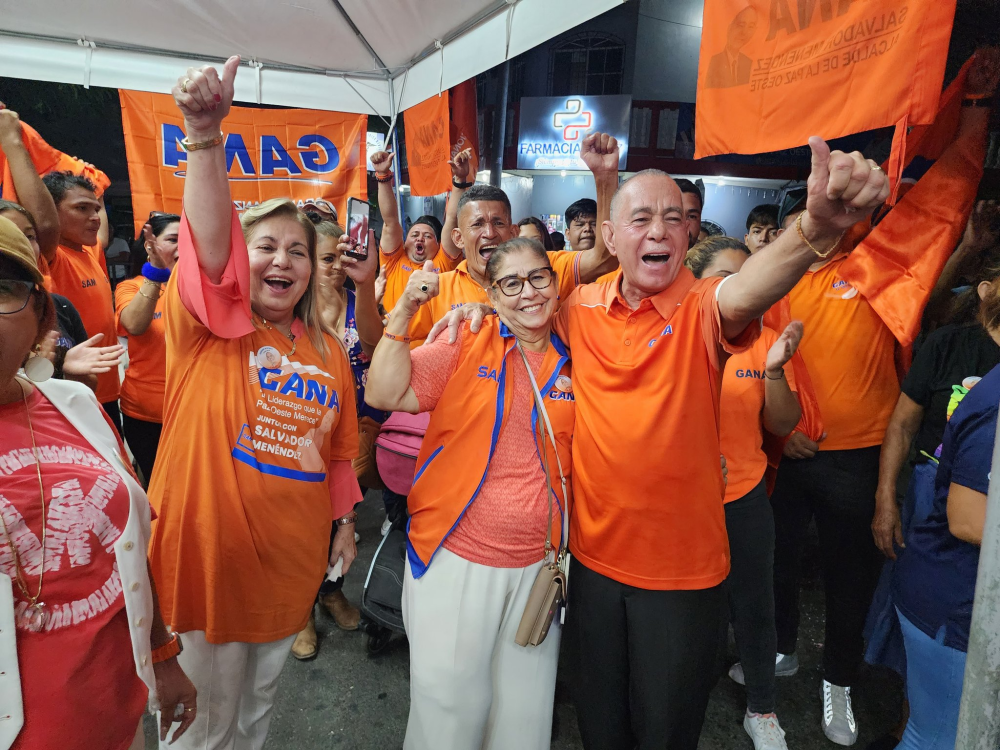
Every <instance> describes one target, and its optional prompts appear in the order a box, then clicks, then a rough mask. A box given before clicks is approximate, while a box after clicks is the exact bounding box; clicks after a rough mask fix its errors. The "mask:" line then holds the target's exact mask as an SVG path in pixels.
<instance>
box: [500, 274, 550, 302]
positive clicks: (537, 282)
mask: <svg viewBox="0 0 1000 750" xmlns="http://www.w3.org/2000/svg"><path fill="white" fill-rule="evenodd" d="M555 275H556V274H555V271H553V270H552V269H551V268H536V269H535V270H534V271H532V272H531V273H529V274H528V275H527V276H520V275H518V274H513V275H512V276H504V277H503V278H502V279H497V280H496V281H495V282H493V286H494V287H496V288H497V289H499V290H500V291H501V292H503V294H504V296H506V297H516V296H517V295H519V294H520V293H521V290H522V289H524V282H526V281H527V282H528V283H529V284H531V286H533V287H534V288H535V289H539V290H541V289H548V288H549V287H550V286H551V285H552V279H554V278H555Z"/></svg>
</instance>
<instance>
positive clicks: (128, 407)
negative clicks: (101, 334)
mask: <svg viewBox="0 0 1000 750" xmlns="http://www.w3.org/2000/svg"><path fill="white" fill-rule="evenodd" d="M144 281H145V279H144V278H143V277H142V276H137V277H136V278H134V279H126V280H125V281H122V282H119V284H118V286H116V287H115V325H117V326H118V335H119V336H126V337H128V369H127V370H125V379H124V380H123V381H122V393H121V410H122V413H123V414H128V415H129V416H130V417H132V418H134V419H142V420H145V421H146V422H162V421H163V391H164V389H165V388H166V384H167V342H166V338H165V336H166V328H165V326H164V324H163V297H162V296H161V297H160V299H159V300H158V301H157V303H156V310H155V311H154V312H153V319H152V320H151V321H150V323H149V327H148V328H147V329H146V331H145V333H143V334H142V335H141V336H133V335H132V334H130V333H129V332H128V331H127V330H126V329H125V326H123V325H122V320H121V315H122V310H124V309H125V308H126V307H128V305H129V303H130V302H131V301H132V300H133V299H135V295H137V294H138V293H139V288H140V287H141V286H142V284H143V282H144Z"/></svg>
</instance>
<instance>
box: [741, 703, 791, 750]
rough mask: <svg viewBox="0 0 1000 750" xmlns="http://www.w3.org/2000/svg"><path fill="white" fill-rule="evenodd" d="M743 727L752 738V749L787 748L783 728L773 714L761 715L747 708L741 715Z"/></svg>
mask: <svg viewBox="0 0 1000 750" xmlns="http://www.w3.org/2000/svg"><path fill="white" fill-rule="evenodd" d="M743 728H744V729H745V730H746V733H747V734H749V735H750V739H751V740H753V746H754V750H788V745H786V744H785V730H784V729H782V728H781V725H780V724H779V723H778V717H777V716H775V715H774V714H770V715H768V716H763V715H761V714H752V713H750V711H749V710H748V711H747V713H746V716H744V717H743Z"/></svg>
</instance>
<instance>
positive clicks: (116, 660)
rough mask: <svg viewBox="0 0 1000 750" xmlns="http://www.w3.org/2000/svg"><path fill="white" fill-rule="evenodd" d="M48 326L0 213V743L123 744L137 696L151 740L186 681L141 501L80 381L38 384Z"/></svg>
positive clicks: (135, 715)
mask: <svg viewBox="0 0 1000 750" xmlns="http://www.w3.org/2000/svg"><path fill="white" fill-rule="evenodd" d="M54 322H55V310H54V308H53V305H52V300H51V299H50V297H49V294H48V293H47V292H46V291H45V289H44V287H43V286H42V275H41V273H40V272H39V270H38V265H37V260H36V258H35V254H34V252H33V251H32V248H31V246H30V245H29V244H28V240H27V239H26V238H25V236H24V235H23V234H22V233H21V231H20V230H19V229H18V228H17V227H16V226H15V225H14V224H13V223H12V222H11V221H9V220H8V219H5V218H2V217H0V427H2V428H0V477H2V480H0V482H2V484H0V486H2V488H3V489H2V493H0V572H2V573H3V574H4V576H3V577H0V703H2V704H3V705H4V706H5V708H4V713H7V714H9V715H8V716H6V717H5V718H6V719H8V721H5V722H2V724H0V745H2V746H3V747H14V748H19V749H23V750H35V748H57V747H87V748H91V747H93V748H108V749H109V750H126V749H128V750H131V749H132V748H141V747H143V736H142V727H141V725H140V721H141V719H142V714H143V711H144V710H145V707H146V703H147V699H148V698H149V699H151V701H150V702H151V704H152V706H153V707H154V708H155V707H156V706H157V698H158V699H159V700H158V702H159V707H161V708H162V710H163V714H162V715H163V716H164V720H163V721H164V724H163V725H162V726H161V735H160V736H161V737H163V738H165V737H166V734H167V730H168V729H169V727H170V725H171V723H173V722H174V720H175V719H174V716H175V709H179V714H178V715H179V716H180V717H181V719H180V721H181V724H180V727H179V728H178V730H177V732H176V733H175V737H176V736H179V735H180V734H183V733H184V732H185V731H186V730H187V728H188V726H189V725H190V724H191V723H192V722H193V721H194V718H195V712H196V707H195V690H194V687H193V685H192V684H191V683H190V681H189V680H188V679H187V677H185V675H184V672H183V671H182V670H181V669H180V667H179V665H178V662H177V659H176V658H174V657H176V656H177V654H178V641H177V638H176V635H174V634H168V633H167V631H166V629H165V627H164V624H163V620H162V619H161V617H160V611H159V605H158V601H157V597H156V592H155V590H154V589H153V587H152V581H151V577H150V575H149V569H148V567H147V564H146V559H145V550H146V543H147V541H148V539H149V520H150V519H149V516H150V513H149V504H148V502H147V500H146V496H145V494H144V493H143V491H142V488H141V487H139V485H138V483H136V481H135V479H134V477H133V476H132V475H131V472H130V470H129V468H128V464H127V463H126V460H125V459H124V458H123V455H124V451H123V449H122V447H121V443H120V442H119V440H118V438H117V433H116V432H115V431H114V430H113V429H112V426H111V422H110V421H109V420H108V418H107V417H106V416H105V415H104V413H103V412H102V411H101V408H100V406H99V405H98V403H97V400H96V398H95V397H94V394H93V393H92V392H91V391H90V390H89V389H88V388H87V387H86V386H84V385H82V384H79V383H71V382H68V381H57V380H53V381H47V378H46V377H43V376H45V375H48V374H51V369H52V368H51V366H50V367H49V368H48V369H49V373H45V372H44V367H41V368H40V367H39V363H40V362H41V360H40V358H38V356H37V354H36V355H32V352H33V351H37V347H38V344H39V343H40V342H41V341H42V339H43V338H44V337H45V335H46V334H47V333H48V332H49V331H50V330H51V329H52V327H53V325H54ZM22 365H27V366H26V370H27V371H28V373H30V374H31V375H32V376H33V377H35V378H36V379H37V381H38V382H33V381H31V380H28V379H27V378H26V377H25V376H24V375H22V374H20V373H19V372H18V370H19V368H21V366H22ZM43 381H45V382H43ZM12 583H13V585H11V584H12ZM157 693H158V695H157ZM22 702H23V712H22V710H21V708H20V706H21V705H22ZM180 704H183V706H181V705H180Z"/></svg>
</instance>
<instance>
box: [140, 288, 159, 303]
mask: <svg viewBox="0 0 1000 750" xmlns="http://www.w3.org/2000/svg"><path fill="white" fill-rule="evenodd" d="M138 293H139V296H140V297H145V298H146V299H148V300H150V301H151V302H159V301H160V295H159V294H158V295H156V296H155V297H150V296H149V295H148V294H143V293H142V287H140V288H139V292H138Z"/></svg>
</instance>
